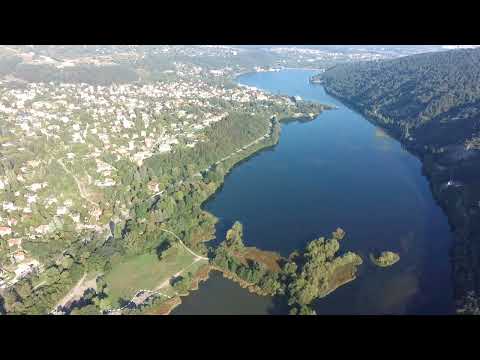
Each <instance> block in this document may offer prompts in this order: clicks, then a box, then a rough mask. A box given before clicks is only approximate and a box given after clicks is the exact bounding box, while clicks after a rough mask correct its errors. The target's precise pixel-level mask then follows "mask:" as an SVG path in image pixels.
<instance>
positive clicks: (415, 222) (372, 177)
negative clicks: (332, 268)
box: [178, 70, 452, 314]
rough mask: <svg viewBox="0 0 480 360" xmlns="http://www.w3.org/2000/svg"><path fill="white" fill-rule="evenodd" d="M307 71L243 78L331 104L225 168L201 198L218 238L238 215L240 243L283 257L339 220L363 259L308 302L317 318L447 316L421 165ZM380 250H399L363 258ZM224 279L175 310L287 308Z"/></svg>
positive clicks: (443, 272) (443, 257)
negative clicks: (384, 263) (381, 258)
mask: <svg viewBox="0 0 480 360" xmlns="http://www.w3.org/2000/svg"><path fill="white" fill-rule="evenodd" d="M309 75H311V73H309V72H302V71H295V70H293V71H285V72H279V73H260V74H253V75H247V76H245V77H242V79H241V81H242V82H244V83H246V84H248V85H256V86H257V87H260V88H264V89H266V90H269V91H272V92H276V91H277V90H278V91H279V92H281V93H284V94H293V93H294V94H295V95H300V96H301V97H302V98H304V99H307V100H316V101H320V102H323V103H330V104H334V105H337V106H338V107H339V108H338V109H337V110H334V111H328V112H325V113H323V114H322V115H321V116H320V117H319V118H318V119H317V120H315V121H312V122H308V123H303V124H300V123H298V122H294V123H289V124H286V125H282V132H281V136H280V143H279V144H278V145H277V146H276V147H275V148H273V149H271V150H269V151H264V152H260V153H259V154H258V155H257V156H255V157H253V158H251V159H249V160H248V161H247V162H243V163H242V165H240V166H237V167H235V168H234V169H233V170H232V171H231V172H230V174H229V175H228V176H227V177H226V179H225V183H224V186H223V187H222V189H221V191H219V192H218V193H217V194H216V196H214V197H213V198H212V199H211V200H210V201H208V202H207V203H206V204H204V207H205V209H206V210H207V211H210V212H212V213H213V214H215V215H216V216H217V217H219V218H220V222H219V223H218V226H217V236H218V238H223V237H224V235H225V232H226V230H227V229H228V228H229V227H230V226H231V225H232V224H233V222H234V221H235V220H240V221H241V222H242V223H243V224H244V235H245V242H246V244H247V245H250V246H257V247H259V248H262V249H264V250H274V251H278V252H280V253H281V254H282V255H288V254H289V253H290V252H291V251H293V250H295V249H299V248H302V247H303V246H305V244H306V243H307V242H308V241H310V240H312V239H314V238H317V237H319V236H322V235H328V233H329V232H331V231H333V230H334V229H335V228H336V227H338V226H341V227H342V228H344V229H345V230H346V232H347V237H346V238H345V239H344V240H343V241H342V242H343V244H342V250H343V251H354V252H357V253H358V254H359V255H360V256H361V257H362V258H363V259H364V264H363V265H362V266H361V267H360V270H359V273H358V278H357V279H356V280H354V281H353V282H351V283H349V284H347V285H345V286H342V287H340V288H339V289H337V290H336V291H335V292H333V293H331V294H330V295H329V296H327V297H326V298H324V299H321V300H319V301H317V302H316V303H315V309H316V311H317V313H318V314H382V313H395V314H397V313H398V314H400V313H412V314H423V313H448V312H451V311H452V284H451V272H450V271H451V270H450V264H449V256H448V251H449V247H450V241H451V238H450V231H449V226H448V222H447V219H446V217H445V215H444V214H443V213H442V211H441V210H440V208H439V207H438V206H437V205H436V204H435V202H434V200H433V198H432V194H431V192H430V189H429V186H428V183H427V182H426V180H425V178H424V177H423V176H422V173H421V164H420V162H419V161H418V159H416V158H415V157H413V156H412V155H410V154H409V153H407V152H406V151H405V150H404V149H403V148H402V147H401V145H400V144H399V143H398V142H396V141H395V140H393V139H391V138H390V137H389V136H388V135H387V134H385V133H384V132H383V131H381V130H380V129H378V128H376V127H375V126H373V125H372V124H371V123H369V122H368V121H367V120H365V119H364V118H363V117H362V116H360V115H359V114H358V113H355V112H354V111H352V110H350V109H348V108H347V107H345V106H344V105H342V104H341V103H339V102H338V101H337V100H336V99H333V98H331V97H329V96H328V95H326V94H325V92H324V91H323V88H322V87H319V86H312V85H310V84H309V83H308V76H309ZM385 250H391V251H395V252H399V254H400V261H399V262H398V263H396V264H395V265H393V266H392V267H389V268H378V267H377V266H375V265H373V264H372V263H371V262H370V260H369V258H368V256H369V254H370V253H371V252H374V251H375V252H377V251H385ZM229 283H231V282H230V281H229V280H226V279H223V278H221V277H220V278H218V277H213V278H212V279H210V280H209V281H208V282H207V283H205V284H203V285H201V287H200V290H199V291H198V292H195V293H193V294H192V295H191V296H189V297H188V298H186V299H185V303H184V304H183V305H181V306H180V307H179V308H178V309H179V310H178V311H184V312H185V313H214V314H215V313H219V312H222V313H244V314H252V313H264V314H267V313H274V312H282V311H286V310H285V309H286V306H284V305H285V304H284V303H283V305H282V301H284V299H283V300H282V299H277V298H275V299H271V298H261V297H258V296H256V295H252V294H250V293H249V292H248V291H247V290H245V289H242V288H240V287H239V286H238V285H237V284H233V283H231V284H229ZM212 303H215V304H216V305H215V307H213V306H212V305H211V304H212ZM182 309H183V310H182Z"/></svg>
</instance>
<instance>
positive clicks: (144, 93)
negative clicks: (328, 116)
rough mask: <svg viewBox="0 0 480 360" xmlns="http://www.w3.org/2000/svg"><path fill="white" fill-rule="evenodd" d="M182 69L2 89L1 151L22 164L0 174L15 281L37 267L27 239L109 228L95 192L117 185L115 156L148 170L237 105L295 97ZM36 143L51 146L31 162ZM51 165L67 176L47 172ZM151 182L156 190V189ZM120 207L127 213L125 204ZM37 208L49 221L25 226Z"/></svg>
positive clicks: (0, 214) (1, 216)
mask: <svg viewBox="0 0 480 360" xmlns="http://www.w3.org/2000/svg"><path fill="white" fill-rule="evenodd" d="M176 69H177V70H176V71H177V74H176V75H177V76H176V77H175V80H171V81H167V80H166V81H158V82H153V83H150V84H144V85H140V84H121V85H119V84H113V85H111V86H93V85H88V84H77V83H60V84H54V83H28V84H26V86H25V87H24V88H9V87H5V88H2V89H0V128H2V129H3V130H2V131H3V134H2V136H3V139H6V140H5V141H3V142H2V143H1V144H0V147H1V148H2V150H5V151H4V154H5V156H6V159H7V160H8V158H9V157H11V158H12V159H15V161H16V162H18V161H23V162H24V163H22V164H21V166H20V167H19V170H18V171H17V170H16V172H15V173H9V174H6V173H5V174H2V173H0V190H1V191H0V239H1V240H6V241H7V244H8V245H7V247H8V251H9V254H10V255H9V256H10V260H11V264H10V265H11V269H13V272H14V273H15V274H16V275H15V278H16V279H17V278H20V277H21V276H24V275H25V274H27V273H28V271H30V270H31V269H33V268H36V267H38V265H39V264H38V262H37V261H36V260H34V259H32V258H31V257H30V256H29V254H28V253H27V252H26V251H25V250H23V248H22V240H26V239H38V238H41V237H44V236H45V235H46V234H48V233H50V232H52V231H54V230H56V229H61V228H62V221H63V220H62V219H70V220H71V221H73V223H74V224H75V226H76V229H79V230H85V229H91V230H95V231H96V230H98V229H103V227H102V226H103V225H104V224H103V225H102V224H98V221H99V219H100V217H101V214H102V209H101V208H100V206H97V207H96V206H93V205H92V203H94V202H95V200H94V199H93V200H92V199H91V198H89V196H90V194H92V193H97V194H98V193H99V194H101V193H102V191H105V189H113V190H119V191H121V189H119V188H118V186H119V181H118V178H117V169H116V166H115V163H116V162H118V161H119V160H128V161H131V162H133V163H135V164H137V165H138V166H142V164H143V162H144V161H145V160H146V159H148V158H149V157H151V156H153V155H154V154H158V153H168V152H171V151H173V149H174V148H175V147H177V146H185V147H190V148H193V147H195V146H196V144H197V143H198V142H200V141H205V140H204V136H203V133H204V129H206V128H208V127H210V126H212V125H213V124H215V123H217V122H220V121H222V120H223V119H225V118H226V117H228V115H229V113H230V112H231V111H242V109H244V110H245V111H247V109H248V111H250V110H249V109H250V103H251V102H257V103H258V102H263V104H264V106H269V105H268V104H287V103H288V104H289V103H290V102H289V101H290V100H289V99H287V98H283V97H280V96H273V95H268V94H265V93H263V92H262V91H260V90H258V89H255V88H250V87H240V86H237V87H228V88H227V87H222V86H219V85H216V83H215V82H210V81H209V78H207V79H205V78H204V72H202V69H201V68H200V67H198V66H188V65H185V64H176ZM201 72H202V74H203V75H202V76H200V73H201ZM212 77H215V76H214V75H212ZM219 99H221V100H222V102H219V101H218V100H219ZM225 104H227V105H225ZM33 143H36V144H38V143H41V144H48V145H46V146H51V148H49V149H47V151H43V152H40V153H36V154H35V155H32V158H31V159H27V160H25V156H24V155H25V154H26V153H25V152H24V150H25V149H26V148H27V146H29V145H30V144H33ZM19 154H22V155H23V156H18V155H19ZM2 160H3V159H2ZM59 161H60V164H61V165H62V166H63V169H61V168H60V167H58V164H57V163H58V162H59ZM52 166H57V171H60V174H61V176H56V177H49V174H50V173H51V169H52ZM66 181H68V182H69V183H70V184H71V187H70V188H69V191H70V193H68V194H66V193H64V191H63V189H64V188H65V185H64V184H65V182H66ZM149 188H150V190H151V191H152V193H157V192H159V188H158V185H155V184H151V185H150V186H149ZM100 197H101V196H100ZM117 205H118V206H116V208H118V209H121V213H122V216H125V217H128V216H129V213H130V212H129V207H128V204H117ZM39 208H44V209H47V210H49V213H51V214H53V215H52V216H53V218H52V219H51V220H50V221H45V220H43V221H44V223H38V224H34V225H33V226H32V225H30V226H24V224H25V221H27V220H31V219H32V216H33V215H35V214H34V212H35V211H37V209H39ZM50 210H51V211H50ZM81 214H82V215H81ZM85 214H86V215H85ZM42 217H43V215H42ZM70 220H69V221H70ZM27 265H28V266H27ZM29 269H30V270H29Z"/></svg>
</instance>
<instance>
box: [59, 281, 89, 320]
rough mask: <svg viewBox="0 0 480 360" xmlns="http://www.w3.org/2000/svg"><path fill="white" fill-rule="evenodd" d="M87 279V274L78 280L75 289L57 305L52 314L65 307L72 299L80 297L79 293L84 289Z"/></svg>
mask: <svg viewBox="0 0 480 360" xmlns="http://www.w3.org/2000/svg"><path fill="white" fill-rule="evenodd" d="M86 277H87V273H85V274H83V276H82V278H81V279H80V280H78V282H77V284H76V285H75V286H74V287H73V289H71V290H70V291H69V292H68V294H67V295H65V296H64V297H63V299H62V300H60V301H59V302H58V303H57V305H55V307H54V308H53V310H52V313H55V312H56V311H57V309H58V308H59V307H64V306H65V305H66V304H67V303H68V302H69V301H70V300H71V299H73V298H74V297H75V296H78V293H79V292H80V289H81V288H82V284H83V282H84V281H85V278H86ZM82 294H83V292H82Z"/></svg>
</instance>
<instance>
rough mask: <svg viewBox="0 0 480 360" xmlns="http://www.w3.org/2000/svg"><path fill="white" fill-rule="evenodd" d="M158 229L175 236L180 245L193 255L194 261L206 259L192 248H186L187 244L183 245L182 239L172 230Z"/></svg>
mask: <svg viewBox="0 0 480 360" xmlns="http://www.w3.org/2000/svg"><path fill="white" fill-rule="evenodd" d="M159 230H161V231H165V232H167V233H169V234H171V235H173V236H175V238H176V239H177V240H178V241H179V242H180V244H182V246H183V247H184V248H185V249H186V250H187V251H188V252H189V253H190V254H192V255H193V256H195V261H194V262H196V261H198V260H208V258H207V257H205V256H201V255H198V254H196V253H194V252H193V251H192V250H190V249H189V248H188V246H187V245H185V244H184V243H183V241H182V240H181V239H180V238H179V237H178V236H177V234H175V233H174V232H173V231H170V230H167V229H159Z"/></svg>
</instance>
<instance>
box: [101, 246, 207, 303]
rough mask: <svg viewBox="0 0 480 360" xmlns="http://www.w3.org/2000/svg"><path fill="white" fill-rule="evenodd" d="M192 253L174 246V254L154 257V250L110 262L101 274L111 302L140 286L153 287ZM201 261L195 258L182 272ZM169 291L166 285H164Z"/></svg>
mask: <svg viewBox="0 0 480 360" xmlns="http://www.w3.org/2000/svg"><path fill="white" fill-rule="evenodd" d="M193 260H194V257H193V255H192V254H190V253H189V252H188V251H186V250H185V248H184V247H183V246H178V252H177V253H176V254H175V256H172V257H170V258H166V259H164V260H161V261H160V260H158V257H157V256H156V254H153V253H149V254H143V255H138V256H134V257H131V258H128V259H125V260H124V261H122V262H121V263H119V264H116V265H114V266H113V268H112V270H111V271H110V272H109V273H108V274H107V275H106V276H105V280H106V282H107V284H108V287H109V297H110V298H111V301H112V303H113V305H114V306H116V305H118V300H119V299H120V298H123V299H126V300H130V299H131V298H132V297H133V295H134V294H135V293H136V292H137V291H138V290H140V289H148V290H153V289H155V288H156V287H158V286H159V285H160V284H161V283H163V282H164V281H166V280H168V279H169V278H171V277H172V276H173V275H174V274H176V273H178V272H179V271H181V270H182V269H184V268H185V267H187V266H190V265H191V264H192V263H193ZM204 263H205V261H198V262H197V263H195V264H193V265H191V266H190V267H189V268H188V269H187V270H186V272H189V271H190V272H192V273H193V272H195V271H196V269H197V268H198V266H200V265H202V264H204ZM162 292H165V293H169V292H170V289H169V287H168V286H167V287H165V289H164V291H162Z"/></svg>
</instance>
